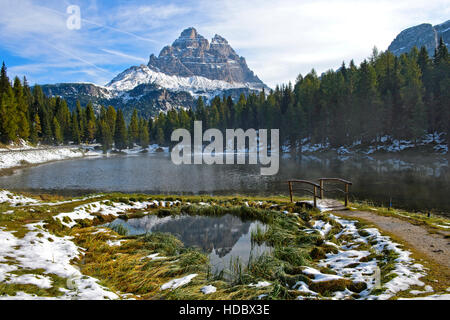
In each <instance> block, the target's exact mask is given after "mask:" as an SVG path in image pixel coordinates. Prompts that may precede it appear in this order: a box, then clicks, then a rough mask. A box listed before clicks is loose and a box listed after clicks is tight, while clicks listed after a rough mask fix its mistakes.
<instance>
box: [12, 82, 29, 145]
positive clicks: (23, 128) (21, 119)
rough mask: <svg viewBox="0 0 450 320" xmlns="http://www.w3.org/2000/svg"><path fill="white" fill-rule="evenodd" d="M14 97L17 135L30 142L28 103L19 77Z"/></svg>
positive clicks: (15, 83) (15, 84)
mask: <svg viewBox="0 0 450 320" xmlns="http://www.w3.org/2000/svg"><path fill="white" fill-rule="evenodd" d="M14 96H15V98H16V103H17V118H18V119H17V126H18V131H17V134H18V136H19V138H21V139H24V140H28V138H29V136H30V124H29V123H30V122H29V120H28V117H29V115H28V103H27V100H26V97H25V95H24V88H23V87H22V84H21V82H20V80H19V78H18V77H16V78H15V79H14Z"/></svg>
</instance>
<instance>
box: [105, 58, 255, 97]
mask: <svg viewBox="0 0 450 320" xmlns="http://www.w3.org/2000/svg"><path fill="white" fill-rule="evenodd" d="M140 84H155V85H157V86H160V87H162V88H165V89H167V90H171V91H186V92H189V93H190V94H192V95H193V96H197V95H200V94H202V93H203V94H204V93H207V92H216V91H222V90H228V89H237V88H248V89H253V90H258V88H255V87H253V86H252V84H250V83H236V82H227V81H223V80H211V79H208V78H205V77H201V76H192V77H180V76H175V75H172V76H171V75H167V74H165V73H162V72H157V71H154V70H152V69H150V68H149V67H148V66H145V65H141V66H137V67H131V68H129V69H127V70H125V71H124V72H122V73H121V74H119V75H118V76H117V77H115V78H114V79H113V80H112V81H111V82H110V83H108V84H107V85H106V88H107V89H109V90H114V91H130V90H132V89H134V88H136V87H137V86H138V85H140Z"/></svg>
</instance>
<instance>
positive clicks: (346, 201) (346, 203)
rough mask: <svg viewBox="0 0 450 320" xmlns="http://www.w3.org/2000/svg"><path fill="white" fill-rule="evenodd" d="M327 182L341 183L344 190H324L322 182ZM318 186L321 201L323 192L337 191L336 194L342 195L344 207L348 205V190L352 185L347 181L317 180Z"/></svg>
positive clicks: (338, 179)
mask: <svg viewBox="0 0 450 320" xmlns="http://www.w3.org/2000/svg"><path fill="white" fill-rule="evenodd" d="M327 181H332V182H340V183H343V184H344V185H345V188H344V190H342V189H333V190H330V189H328V190H325V188H324V182H327ZM319 184H320V198H321V199H323V194H324V191H327V192H331V191H338V192H342V193H343V194H344V198H345V206H347V205H348V196H349V194H350V192H349V189H350V186H351V185H352V183H351V182H350V181H347V180H344V179H341V178H320V179H319Z"/></svg>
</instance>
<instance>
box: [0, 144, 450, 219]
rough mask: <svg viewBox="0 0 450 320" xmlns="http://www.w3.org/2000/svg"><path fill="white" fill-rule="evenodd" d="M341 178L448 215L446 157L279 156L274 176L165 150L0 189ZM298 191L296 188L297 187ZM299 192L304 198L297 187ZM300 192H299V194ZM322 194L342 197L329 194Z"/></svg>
mask: <svg viewBox="0 0 450 320" xmlns="http://www.w3.org/2000/svg"><path fill="white" fill-rule="evenodd" d="M321 177H340V178H343V179H347V180H350V181H352V182H353V185H352V186H351V188H350V191H351V196H350V199H351V200H354V199H357V200H369V201H372V202H373V203H375V204H382V205H388V204H389V202H390V201H391V199H392V205H393V206H394V207H400V208H405V209H410V210H417V211H423V212H424V211H427V210H434V211H435V212H441V213H443V214H447V215H448V214H449V213H450V172H449V167H448V159H447V158H446V157H445V156H427V157H424V156H421V157H393V156H389V157H388V156H384V157H381V156H378V157H337V156H329V155H313V156H302V157H300V156H292V155H290V154H284V155H283V156H282V158H281V159H280V171H279V173H278V174H277V175H275V176H261V175H260V166H259V165H211V166H210V165H206V164H203V165H180V166H177V165H174V164H173V163H172V162H171V159H170V154H168V153H148V154H137V155H123V156H122V155H120V156H110V157H98V158H84V159H78V160H68V161H61V162H54V163H49V164H44V165H39V166H36V167H30V168H26V169H22V170H18V171H16V173H15V174H13V175H10V176H3V177H0V188H6V189H11V190H21V191H32V192H53V193H60V194H66V195H80V194H84V193H87V192H99V191H101V192H108V191H121V192H139V193H148V194H211V195H232V194H246V195H278V194H283V195H286V196H287V195H288V187H287V183H286V180H288V179H292V178H295V179H306V180H316V179H318V178H321ZM297 188H301V187H297ZM295 194H296V195H297V196H301V195H302V191H301V190H298V189H297V190H296V193H295ZM303 194H304V193H303ZM325 196H327V197H335V198H336V197H339V196H340V195H339V194H338V193H337V194H333V193H329V194H325Z"/></svg>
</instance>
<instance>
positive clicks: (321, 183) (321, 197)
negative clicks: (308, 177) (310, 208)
mask: <svg viewBox="0 0 450 320" xmlns="http://www.w3.org/2000/svg"><path fill="white" fill-rule="evenodd" d="M320 199H323V180H322V179H320Z"/></svg>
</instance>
